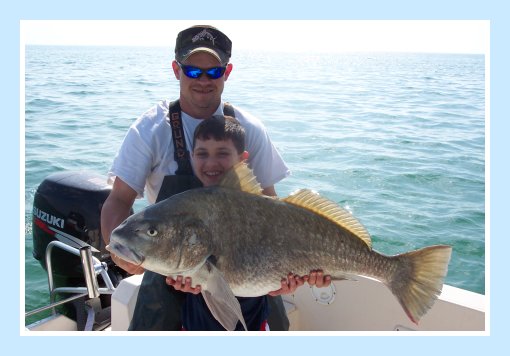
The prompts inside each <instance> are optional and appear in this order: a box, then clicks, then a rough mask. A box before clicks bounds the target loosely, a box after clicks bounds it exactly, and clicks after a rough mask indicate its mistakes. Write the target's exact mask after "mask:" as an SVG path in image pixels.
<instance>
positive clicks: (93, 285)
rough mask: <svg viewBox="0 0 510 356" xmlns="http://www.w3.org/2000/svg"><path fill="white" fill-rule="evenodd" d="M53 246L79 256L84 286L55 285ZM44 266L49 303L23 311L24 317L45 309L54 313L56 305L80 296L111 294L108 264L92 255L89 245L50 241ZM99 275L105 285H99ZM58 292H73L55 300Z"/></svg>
mask: <svg viewBox="0 0 510 356" xmlns="http://www.w3.org/2000/svg"><path fill="white" fill-rule="evenodd" d="M55 248H58V249H61V250H64V251H66V252H68V253H70V254H73V255H75V256H78V257H80V260H81V264H82V267H83V275H84V279H85V287H55V282H54V278H53V264H52V253H53V251H54V249H55ZM45 259H46V268H47V272H48V287H49V292H50V304H48V305H46V306H43V307H40V308H37V309H34V310H32V311H29V312H27V313H25V318H27V317H30V316H32V315H35V314H38V313H40V312H43V311H46V310H50V309H51V310H52V314H53V315H55V314H56V309H55V308H56V307H57V306H60V305H63V304H66V303H69V302H72V301H74V300H77V299H80V298H88V299H94V298H97V297H99V296H100V295H101V294H110V295H111V294H113V292H115V286H114V285H113V283H112V280H111V278H110V276H109V275H108V266H107V264H106V263H104V262H101V261H99V259H98V258H96V257H94V256H93V255H92V248H91V246H89V245H86V246H83V247H80V248H75V247H72V246H69V245H67V244H65V243H63V242H61V241H51V242H50V243H49V244H48V246H47V248H46V255H45ZM98 275H100V276H101V278H102V279H103V281H104V284H105V287H99V284H98V281H97V276H98ZM58 294H73V295H72V296H71V297H69V298H66V299H63V300H59V301H55V299H56V296H57V295H58Z"/></svg>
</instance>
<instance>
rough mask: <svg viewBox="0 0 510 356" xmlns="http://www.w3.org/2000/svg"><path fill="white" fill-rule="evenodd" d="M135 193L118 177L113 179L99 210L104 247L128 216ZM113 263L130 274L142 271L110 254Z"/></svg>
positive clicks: (138, 267)
mask: <svg viewBox="0 0 510 356" xmlns="http://www.w3.org/2000/svg"><path fill="white" fill-rule="evenodd" d="M136 195H137V193H136V191H135V190H134V189H133V188H131V187H130V186H129V185H127V184H126V183H125V182H124V181H123V180H122V179H120V178H119V177H116V178H115V181H114V183H113V188H112V191H111V193H110V195H109V196H108V198H107V199H106V201H105V202H104V204H103V208H102V209H101V234H102V235H103V240H104V242H105V244H106V245H108V244H109V243H110V235H111V233H112V231H113V230H114V229H115V228H116V227H117V226H119V225H120V224H121V223H122V222H123V221H124V220H125V219H126V218H127V217H128V216H129V213H130V211H131V208H132V207H133V203H134V201H135V199H136ZM111 257H112V260H113V262H114V263H115V264H116V265H117V266H119V267H120V268H122V269H123V270H125V271H126V272H128V273H131V274H141V273H143V272H144V269H143V268H142V267H140V266H138V265H135V264H132V263H129V262H127V261H124V260H123V259H121V258H119V257H118V256H116V255H114V254H113V253H112V254H111Z"/></svg>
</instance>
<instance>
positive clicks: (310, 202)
mask: <svg viewBox="0 0 510 356" xmlns="http://www.w3.org/2000/svg"><path fill="white" fill-rule="evenodd" d="M282 200H283V201H284V202H287V203H290V204H293V205H297V206H299V207H302V208H305V209H307V210H310V211H312V212H314V213H316V214H319V215H322V216H323V217H325V218H327V219H329V220H331V221H333V222H334V223H336V224H337V225H340V226H341V227H343V228H344V229H347V230H349V231H350V232H352V233H353V234H354V235H356V236H357V237H359V238H360V239H361V240H363V241H364V242H365V243H366V244H367V245H368V247H370V248H372V239H371V237H370V234H369V233H368V231H367V229H366V228H365V227H364V226H363V225H361V223H360V222H359V221H358V219H356V218H355V217H354V216H352V214H351V213H350V212H348V211H347V210H345V209H344V208H342V207H341V206H339V205H338V204H336V203H335V202H333V201H331V200H329V199H327V198H324V197H321V196H320V195H319V194H318V193H316V192H314V191H312V190H309V189H300V190H298V191H296V192H294V193H292V194H291V195H289V196H288V197H286V198H283V199H282Z"/></svg>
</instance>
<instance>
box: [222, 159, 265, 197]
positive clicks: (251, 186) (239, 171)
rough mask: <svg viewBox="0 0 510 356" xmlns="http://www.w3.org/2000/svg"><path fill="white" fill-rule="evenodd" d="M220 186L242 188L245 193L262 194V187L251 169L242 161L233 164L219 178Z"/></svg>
mask: <svg viewBox="0 0 510 356" xmlns="http://www.w3.org/2000/svg"><path fill="white" fill-rule="evenodd" d="M219 186H220V187H224V188H231V189H238V190H242V191H243V192H246V193H251V194H256V195H262V187H261V186H260V183H259V182H257V178H256V177H255V175H254V174H253V171H252V170H251V169H250V168H249V167H248V165H247V164H246V163H245V162H244V161H243V162H239V163H237V164H235V165H234V166H233V167H232V168H231V169H229V170H228V172H227V173H225V176H224V177H223V178H222V179H221V181H220V184H219Z"/></svg>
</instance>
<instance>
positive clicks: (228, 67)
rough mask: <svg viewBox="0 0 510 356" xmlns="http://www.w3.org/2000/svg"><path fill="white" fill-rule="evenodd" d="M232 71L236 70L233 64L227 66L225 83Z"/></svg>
mask: <svg viewBox="0 0 510 356" xmlns="http://www.w3.org/2000/svg"><path fill="white" fill-rule="evenodd" d="M232 69H234V66H233V65H232V63H229V64H227V69H226V70H225V81H226V80H227V79H228V77H229V75H230V72H232Z"/></svg>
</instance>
